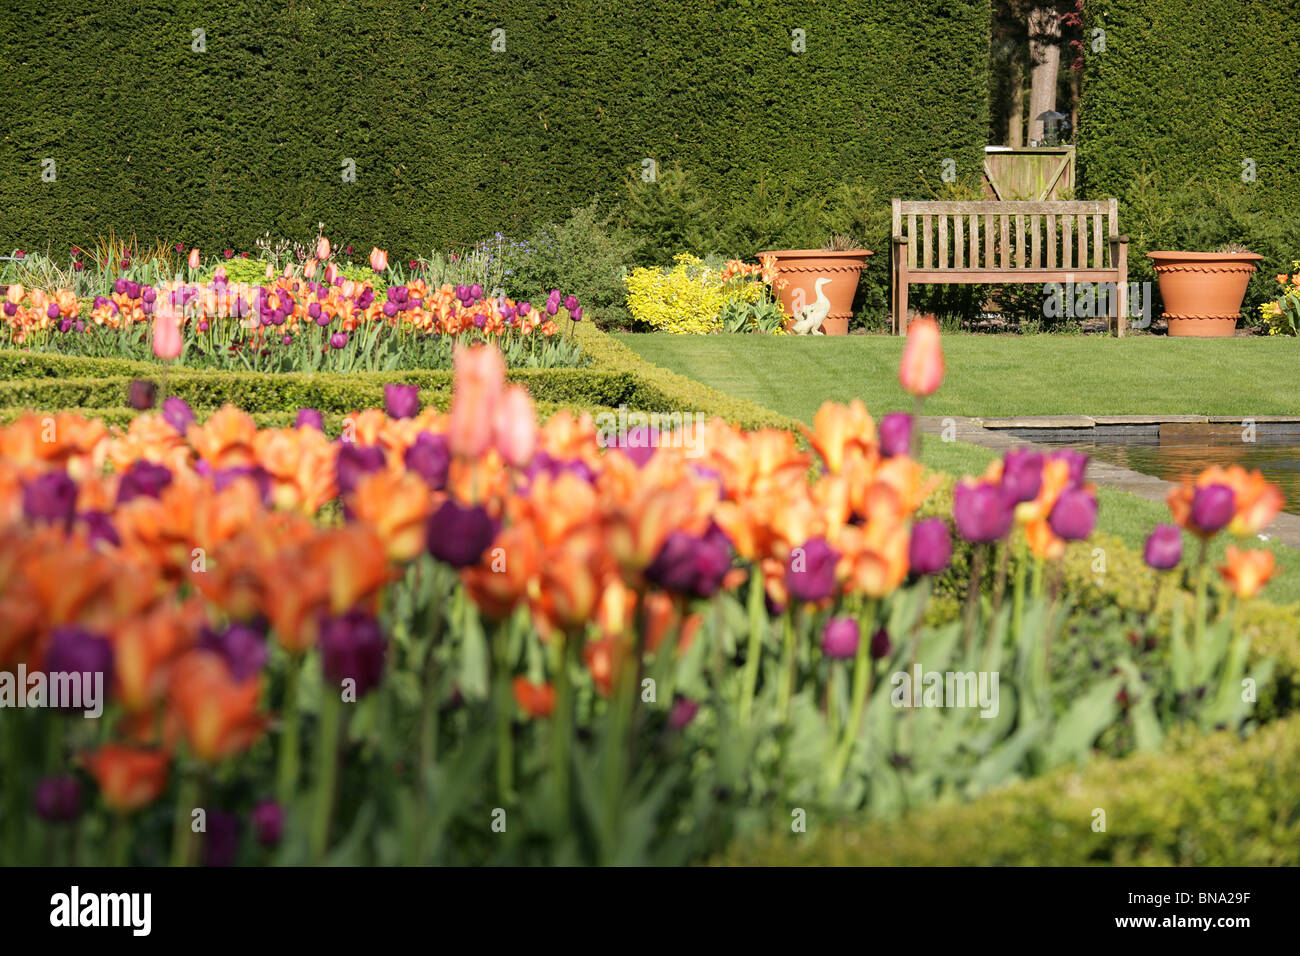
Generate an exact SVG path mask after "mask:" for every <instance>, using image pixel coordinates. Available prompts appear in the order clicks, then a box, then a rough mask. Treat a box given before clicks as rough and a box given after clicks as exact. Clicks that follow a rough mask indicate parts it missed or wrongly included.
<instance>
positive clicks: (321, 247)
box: [316, 236, 330, 261]
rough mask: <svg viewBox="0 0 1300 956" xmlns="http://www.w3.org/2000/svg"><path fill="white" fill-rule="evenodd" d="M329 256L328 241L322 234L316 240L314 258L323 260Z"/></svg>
mask: <svg viewBox="0 0 1300 956" xmlns="http://www.w3.org/2000/svg"><path fill="white" fill-rule="evenodd" d="M329 257H330V241H329V240H328V239H326V238H325V237H324V236H321V237H320V238H319V239H317V240H316V258H317V259H320V260H322V261H323V260H325V259H328V258H329Z"/></svg>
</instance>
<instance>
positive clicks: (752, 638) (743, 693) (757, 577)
mask: <svg viewBox="0 0 1300 956" xmlns="http://www.w3.org/2000/svg"><path fill="white" fill-rule="evenodd" d="M765 595H766V592H765V590H764V587H763V571H762V569H761V568H760V567H759V566H758V564H757V563H755V564H754V565H753V567H752V568H750V571H749V649H748V651H747V652H746V654H745V673H744V680H743V682H742V684H741V690H740V714H739V718H740V726H742V727H745V726H748V724H749V715H750V712H751V711H752V710H753V706H754V688H755V687H757V686H758V664H759V661H760V659H761V658H762V656H763V630H764V627H763V625H764V624H765V623H766V621H765V611H766V608H765V607H764V597H765Z"/></svg>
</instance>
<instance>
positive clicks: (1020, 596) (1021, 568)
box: [1011, 547, 1029, 641]
mask: <svg viewBox="0 0 1300 956" xmlns="http://www.w3.org/2000/svg"><path fill="white" fill-rule="evenodd" d="M1028 559H1029V555H1028V554H1026V553H1025V550H1024V548H1021V547H1017V548H1016V570H1015V575H1014V577H1013V578H1012V585H1011V588H1012V590H1011V633H1012V634H1014V635H1015V639H1016V640H1017V641H1018V640H1020V631H1021V628H1022V627H1023V626H1024V619H1025V577H1026V575H1027V573H1028V571H1029V560H1028Z"/></svg>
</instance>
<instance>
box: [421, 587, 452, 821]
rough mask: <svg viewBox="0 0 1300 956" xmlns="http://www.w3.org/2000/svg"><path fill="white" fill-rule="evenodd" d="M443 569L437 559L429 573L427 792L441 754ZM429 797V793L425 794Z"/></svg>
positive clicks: (424, 707) (424, 724) (424, 712)
mask: <svg viewBox="0 0 1300 956" xmlns="http://www.w3.org/2000/svg"><path fill="white" fill-rule="evenodd" d="M442 580H443V575H442V568H441V566H440V565H438V564H437V563H436V562H435V564H434V566H433V569H432V573H431V574H430V575H429V590H430V591H431V592H432V593H431V595H430V597H429V614H430V617H432V618H433V620H432V622H431V623H430V627H429V640H428V644H427V645H426V646H425V649H424V667H423V671H424V674H423V679H422V682H421V683H422V690H423V696H422V699H421V700H420V790H421V792H422V793H424V792H425V791H426V789H427V787H428V784H427V779H428V775H429V767H430V766H431V765H432V764H433V762H434V761H435V760H436V759H437V756H438V704H439V701H438V699H437V697H438V695H437V690H438V688H437V686H436V682H435V680H434V667H435V664H436V657H435V655H436V653H437V650H438V644H439V642H440V640H441V638H442V621H443V612H444V611H445V610H446V608H445V607H444V604H445V596H444V593H443V590H442ZM426 796H427V793H426Z"/></svg>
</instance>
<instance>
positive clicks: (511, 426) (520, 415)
mask: <svg viewBox="0 0 1300 956" xmlns="http://www.w3.org/2000/svg"><path fill="white" fill-rule="evenodd" d="M492 436H493V443H494V444H495V445H496V449H497V451H499V452H500V453H501V457H502V458H504V459H505V460H506V461H507V462H509V463H510V464H512V465H514V466H515V467H516V468H522V467H523V466H524V465H526V464H528V463H529V462H530V461H532V460H533V451H534V450H535V449H536V447H537V409H536V408H535V407H534V406H533V397H532V396H531V395H529V394H528V389H526V388H524V387H523V386H522V385H511V386H510V387H509V388H507V389H506V390H505V393H504V394H503V395H502V396H501V402H500V404H499V405H498V406H497V413H496V421H494V422H493V423H492Z"/></svg>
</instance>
